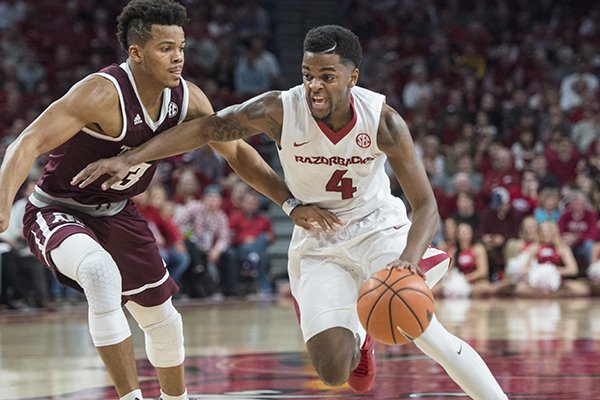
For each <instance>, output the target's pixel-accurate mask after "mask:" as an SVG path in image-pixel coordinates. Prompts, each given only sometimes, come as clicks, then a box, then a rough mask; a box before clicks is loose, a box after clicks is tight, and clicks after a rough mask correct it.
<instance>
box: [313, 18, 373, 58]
mask: <svg viewBox="0 0 600 400" xmlns="http://www.w3.org/2000/svg"><path fill="white" fill-rule="evenodd" d="M304 51H309V52H311V53H331V54H337V55H339V56H340V59H341V61H342V62H343V63H352V64H353V65H354V67H358V66H359V65H360V62H361V61H362V46H361V45H360V40H358V37H357V36H356V35H355V34H354V33H353V32H352V31H350V30H348V29H346V28H343V27H341V26H339V25H322V26H317V27H316V28H312V29H311V30H309V31H308V33H307V34H306V36H305V37H304Z"/></svg>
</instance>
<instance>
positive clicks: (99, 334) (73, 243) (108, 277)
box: [51, 234, 131, 347]
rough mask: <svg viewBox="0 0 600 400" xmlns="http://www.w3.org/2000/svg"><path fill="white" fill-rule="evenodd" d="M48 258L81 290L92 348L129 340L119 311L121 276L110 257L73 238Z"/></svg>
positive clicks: (78, 236) (85, 237)
mask: <svg viewBox="0 0 600 400" xmlns="http://www.w3.org/2000/svg"><path fill="white" fill-rule="evenodd" d="M51 256H52V259H53V261H54V264H55V265H56V267H57V268H58V270H59V271H60V272H61V273H63V274H64V275H66V276H68V277H69V278H71V279H73V280H75V281H77V283H78V284H79V285H80V286H81V287H82V288H83V291H84V293H85V297H86V299H87V302H88V307H89V313H88V318H89V329H90V335H91V336H92V340H93V341H94V345H95V346H96V347H99V346H110V345H113V344H117V343H120V342H122V341H123V340H125V339H126V338H128V337H129V336H130V335H131V331H130V330H129V324H128V323H127V319H126V318H125V314H124V313H123V310H122V309H121V274H120V272H119V268H118V267H117V264H116V263H115V261H114V260H113V259H112V257H111V256H110V254H108V253H107V252H106V250H104V248H103V247H102V246H100V244H98V243H97V242H96V241H95V240H94V239H92V238H91V237H90V236H88V235H84V234H76V235H73V236H69V237H68V238H66V239H65V240H64V241H63V242H62V243H61V245H60V246H58V247H57V248H56V249H55V250H53V251H52V254H51Z"/></svg>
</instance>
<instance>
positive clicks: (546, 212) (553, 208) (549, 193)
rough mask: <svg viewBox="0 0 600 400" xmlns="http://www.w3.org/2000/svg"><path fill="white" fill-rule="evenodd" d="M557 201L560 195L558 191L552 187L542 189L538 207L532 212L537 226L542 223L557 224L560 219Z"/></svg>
mask: <svg viewBox="0 0 600 400" xmlns="http://www.w3.org/2000/svg"><path fill="white" fill-rule="evenodd" d="M559 201H560V194H559V192H558V189H555V188H552V187H547V188H544V189H542V191H541V192H540V196H539V199H538V205H537V207H536V208H535V209H534V210H533V216H534V217H535V220H536V221H537V223H538V224H540V223H542V222H544V221H551V222H554V223H557V222H558V218H559V217H560V208H559V207H558V204H559Z"/></svg>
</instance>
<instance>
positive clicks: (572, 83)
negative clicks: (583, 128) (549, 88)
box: [560, 60, 599, 112]
mask: <svg viewBox="0 0 600 400" xmlns="http://www.w3.org/2000/svg"><path fill="white" fill-rule="evenodd" d="M598 84H599V82H598V77H597V76H596V75H594V74H593V73H592V72H591V68H590V63H589V62H587V61H585V60H580V61H579V62H578V64H577V70H576V71H575V72H574V73H572V74H569V75H567V76H565V77H564V78H563V80H562V81H561V82H560V108H561V110H563V111H567V112H568V111H572V110H573V109H574V108H575V107H579V106H580V105H581V103H582V102H583V101H584V100H586V99H588V98H590V97H592V96H594V94H595V93H596V92H597V91H598Z"/></svg>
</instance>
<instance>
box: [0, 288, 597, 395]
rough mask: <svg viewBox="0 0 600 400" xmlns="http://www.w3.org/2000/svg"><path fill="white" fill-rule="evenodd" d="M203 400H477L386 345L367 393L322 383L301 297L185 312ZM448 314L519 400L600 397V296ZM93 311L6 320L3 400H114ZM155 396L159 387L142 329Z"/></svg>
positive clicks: (451, 306) (415, 355) (141, 362)
mask: <svg viewBox="0 0 600 400" xmlns="http://www.w3.org/2000/svg"><path fill="white" fill-rule="evenodd" d="M178 308H179V309H180V311H181V313H182V315H183V319H184V324H185V340H186V353H187V359H186V379H187V384H188V391H189V393H190V396H191V397H192V398H194V399H235V400H241V399H265V400H266V399H331V398H338V399H350V398H361V399H466V398H467V397H466V396H465V395H464V394H463V393H462V392H461V391H460V389H459V388H458V387H457V386H456V385H455V384H454V383H453V382H452V381H451V380H450V379H449V378H448V376H447V375H446V374H445V372H444V371H443V370H442V369H441V368H440V367H439V366H438V365H437V364H436V363H435V362H433V361H431V360H430V359H428V358H427V357H424V356H423V355H422V354H421V353H420V352H419V351H418V350H417V349H416V347H415V346H413V345H406V346H396V347H388V346H383V345H381V346H380V345H378V347H377V354H378V375H377V384H376V388H375V389H374V390H373V391H372V392H371V393H368V394H366V395H358V394H355V393H353V392H352V391H351V390H350V389H349V388H348V387H339V388H328V387H325V386H323V385H322V384H321V383H320V382H319V380H318V379H317V377H316V375H315V373H314V371H313V370H312V368H311V367H310V364H309V363H308V360H307V359H306V357H305V354H304V344H303V342H302V339H301V336H300V332H299V329H298V326H297V323H296V318H295V315H294V311H293V308H292V305H291V302H290V301H289V299H276V300H272V301H244V302H242V301H240V302H212V303H211V302H202V303H201V302H194V303H187V304H180V305H178ZM436 312H437V315H438V318H439V319H440V321H441V322H442V323H443V324H444V325H445V326H446V327H447V328H448V329H449V330H450V331H451V332H453V333H455V334H457V335H459V336H461V337H462V338H463V339H465V340H467V341H468V342H469V343H470V344H471V345H472V346H473V347H474V348H475V349H477V350H478V351H479V352H480V354H481V355H482V356H483V357H484V359H485V360H486V361H487V363H488V365H489V366H490V369H491V370H492V371H493V373H494V374H495V376H496V377H497V379H498V381H499V382H500V384H501V386H502V387H503V388H504V390H505V391H506V392H507V393H508V394H509V397H510V398H511V399H536V400H543V399H549V400H562V399H565V400H566V399H568V400H574V399H600V299H578V300H560V301H559V300H504V299H503V300H498V299H492V300H478V301H469V300H438V302H437V310H436ZM86 315H87V314H86V309H85V306H83V305H77V306H71V307H66V308H64V309H60V310H59V311H57V312H53V313H39V312H25V313H24V312H20V313H1V314H0V400H3V399H38V400H39V399H77V400H86V399H94V400H96V399H114V398H116V394H115V392H114V391H113V389H112V388H111V387H110V383H109V380H108V376H107V374H106V372H105V371H104V369H103V366H102V364H101V362H100V359H99V358H98V356H97V355H96V352H95V349H94V347H93V346H92V343H91V340H90V338H89V334H88V331H87V321H86V318H87V317H86ZM132 331H133V333H134V342H135V343H136V357H137V358H138V370H139V374H140V376H141V380H142V388H143V390H144V395H145V396H146V397H147V398H151V399H156V398H157V397H158V394H159V388H158V385H157V380H156V377H155V374H154V372H153V370H152V368H151V367H150V365H149V364H148V362H147V361H146V360H145V355H144V349H143V335H142V334H141V332H140V330H139V328H137V326H135V325H133V324H132Z"/></svg>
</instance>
